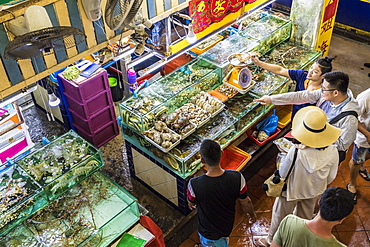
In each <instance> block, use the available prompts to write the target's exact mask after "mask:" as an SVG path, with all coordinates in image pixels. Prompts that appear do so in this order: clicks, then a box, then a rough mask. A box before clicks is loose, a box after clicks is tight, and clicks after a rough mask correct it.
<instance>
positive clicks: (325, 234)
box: [271, 187, 355, 247]
mask: <svg viewBox="0 0 370 247" xmlns="http://www.w3.org/2000/svg"><path fill="white" fill-rule="evenodd" d="M354 205H355V204H354V201H353V199H352V195H351V194H350V193H349V192H348V191H346V190H345V189H343V188H340V187H330V188H328V189H327V190H325V192H324V193H323V194H322V196H321V198H320V201H319V207H320V211H319V213H318V214H317V215H316V217H315V218H314V219H312V220H305V219H302V218H299V217H297V216H294V215H288V216H287V217H285V218H284V219H283V221H282V222H281V223H280V226H279V229H278V231H277V232H276V234H275V236H274V241H273V242H272V244H271V247H281V246H283V247H297V246H299V247H311V246H312V247H341V246H345V245H344V244H342V243H341V242H339V241H338V240H337V239H336V238H335V237H334V236H333V234H332V233H331V231H332V229H333V227H334V226H336V225H339V224H342V222H343V220H344V219H345V218H346V217H347V216H348V215H350V214H351V212H352V210H353V208H354Z"/></svg>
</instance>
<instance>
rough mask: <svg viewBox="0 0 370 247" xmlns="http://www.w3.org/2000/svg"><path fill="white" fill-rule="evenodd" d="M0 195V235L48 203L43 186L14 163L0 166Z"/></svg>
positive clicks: (3, 234)
mask: <svg viewBox="0 0 370 247" xmlns="http://www.w3.org/2000/svg"><path fill="white" fill-rule="evenodd" d="M0 195H1V197H0V198H1V199H0V202H1V203H0V205H1V206H0V236H5V235H6V234H7V233H8V232H9V231H10V230H11V229H12V228H13V227H15V226H16V225H18V224H20V223H21V222H23V221H24V220H25V219H27V218H28V217H30V216H31V215H33V214H34V213H36V212H37V211H38V210H40V209H41V208H43V207H45V206H46V205H47V204H48V203H49V201H48V198H47V197H46V195H45V192H44V190H43V188H42V187H41V186H40V185H39V184H38V183H37V182H36V181H35V180H33V179H32V178H31V177H29V176H28V174H27V173H26V172H25V171H24V170H23V169H22V168H21V167H19V166H18V165H15V164H13V165H10V164H7V163H6V164H3V165H2V166H0ZM30 246H31V245H30Z"/></svg>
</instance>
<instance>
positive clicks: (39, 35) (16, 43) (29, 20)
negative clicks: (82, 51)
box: [4, 5, 86, 60]
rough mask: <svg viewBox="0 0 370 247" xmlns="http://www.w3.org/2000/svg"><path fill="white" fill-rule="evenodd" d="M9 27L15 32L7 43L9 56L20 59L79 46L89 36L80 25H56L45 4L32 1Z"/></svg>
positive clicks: (6, 53) (8, 57) (6, 54)
mask: <svg viewBox="0 0 370 247" xmlns="http://www.w3.org/2000/svg"><path fill="white" fill-rule="evenodd" d="M9 30H10V31H11V32H12V33H13V34H15V35H16V37H15V38H14V40H13V41H11V42H9V44H8V45H7V46H6V47H5V50H4V57H5V58H6V59H12V60H21V59H29V58H34V57H41V56H43V55H44V54H45V53H47V54H53V53H55V52H58V51H62V50H66V49H68V48H71V47H73V46H76V45H78V44H80V43H81V42H83V41H84V40H85V39H86V36H85V34H84V33H83V32H82V31H81V30H80V29H78V28H74V27H68V26H58V27H53V26H52V24H51V21H50V18H49V16H48V14H47V12H46V10H45V8H44V7H41V6H37V5H32V6H30V7H28V8H27V9H26V11H25V13H24V17H23V16H21V17H17V18H16V19H14V20H12V21H10V22H9Z"/></svg>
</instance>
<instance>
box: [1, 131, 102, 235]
mask: <svg viewBox="0 0 370 247" xmlns="http://www.w3.org/2000/svg"><path fill="white" fill-rule="evenodd" d="M102 166H103V159H102V156H101V152H100V151H99V150H98V149H97V148H95V147H94V146H92V145H91V144H90V143H88V142H86V141H85V140H84V139H83V138H81V137H80V136H79V135H78V134H77V133H76V132H74V131H73V130H71V131H69V132H67V133H65V134H64V135H62V136H61V137H59V138H57V139H55V140H53V141H52V142H50V143H48V144H46V145H44V146H40V147H38V148H33V149H31V152H30V153H29V154H27V155H24V156H22V157H16V158H14V159H13V160H12V161H10V162H8V163H6V164H4V165H3V166H1V167H0V191H1V195H2V196H1V198H2V199H1V200H2V203H1V205H2V206H1V208H0V210H1V217H0V235H4V234H6V233H7V232H8V231H9V230H11V229H12V228H13V227H15V226H16V225H18V224H19V223H21V222H22V221H24V220H25V219H27V218H28V217H30V216H32V215H33V214H35V213H36V212H37V211H39V210H41V209H42V208H43V207H45V206H46V205H48V204H49V203H50V202H51V201H53V200H55V199H56V198H58V197H59V196H60V195H62V194H63V193H65V192H66V191H67V190H68V189H70V188H72V187H73V186H74V185H76V184H78V183H79V182H81V181H82V180H84V179H85V178H86V177H88V176H89V175H91V174H92V173H94V172H95V171H97V170H98V169H100V168H101V167H102Z"/></svg>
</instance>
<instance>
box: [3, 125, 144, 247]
mask: <svg viewBox="0 0 370 247" xmlns="http://www.w3.org/2000/svg"><path fill="white" fill-rule="evenodd" d="M102 166H103V159H102V156H101V152H100V150H98V149H97V148H95V147H94V146H92V145H91V144H90V143H88V142H87V141H85V140H84V139H83V138H81V137H80V136H79V135H78V134H77V133H76V132H74V131H73V130H70V131H69V132H67V133H65V134H64V135H62V136H60V137H59V138H56V139H55V140H53V141H51V142H50V143H48V144H46V145H44V146H41V147H39V148H34V149H33V150H31V152H30V153H29V154H27V155H24V156H22V157H20V156H18V157H16V158H14V160H11V161H9V162H8V163H5V164H4V165H3V166H1V167H0V193H1V207H0V210H1V216H0V246H9V245H8V244H9V243H11V244H12V246H106V245H107V244H108V243H110V242H111V241H113V240H114V239H115V238H117V237H118V236H119V235H120V234H121V233H123V232H124V231H125V230H127V229H128V228H129V227H131V226H132V225H133V224H134V223H135V222H136V221H138V219H139V215H140V214H139V209H138V204H137V201H136V199H135V198H133V197H132V196H131V195H130V194H129V193H128V192H126V191H125V190H124V189H122V188H121V187H120V186H118V185H117V184H115V183H114V182H113V181H111V180H110V179H109V178H107V177H106V176H105V175H104V174H103V173H101V172H99V171H98V170H99V169H100V168H101V167H102ZM19 229H24V230H21V231H20V230H19Z"/></svg>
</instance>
